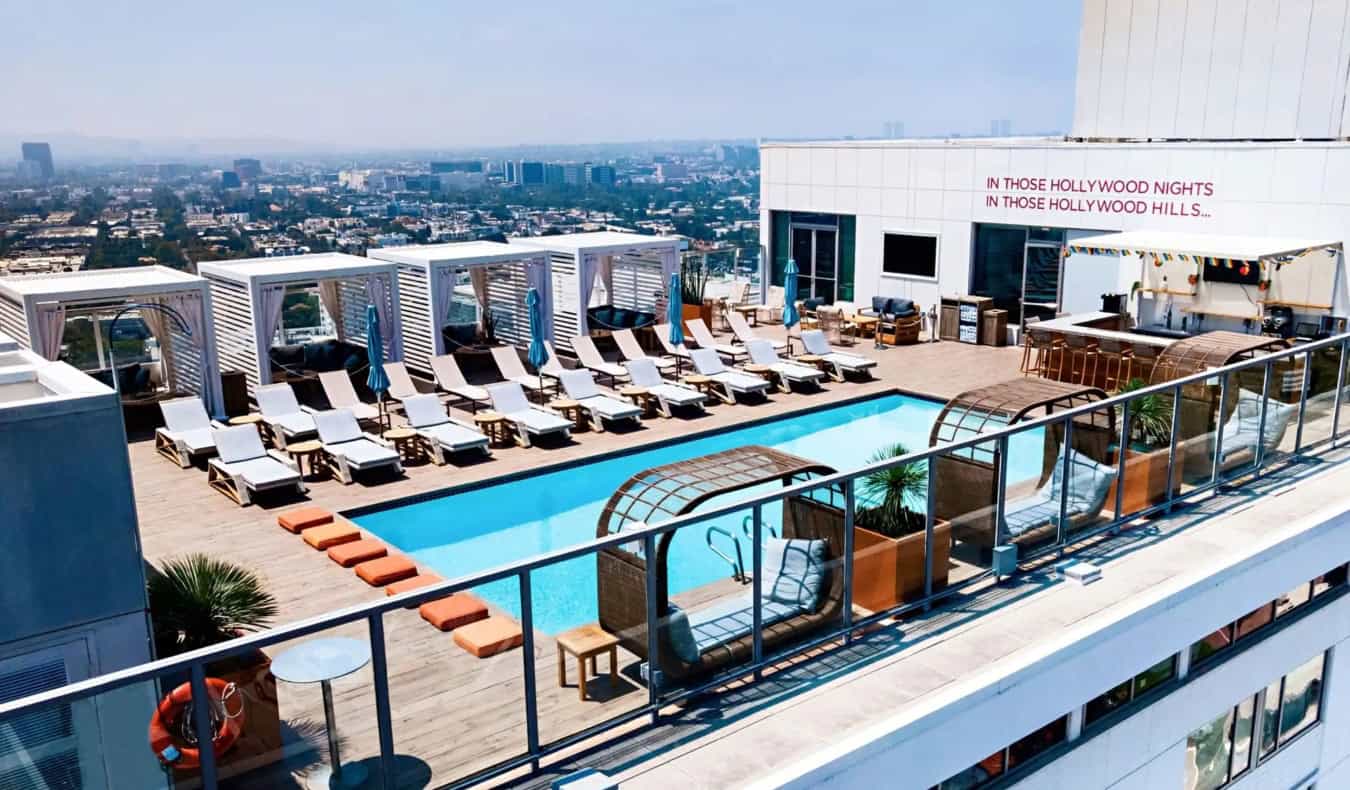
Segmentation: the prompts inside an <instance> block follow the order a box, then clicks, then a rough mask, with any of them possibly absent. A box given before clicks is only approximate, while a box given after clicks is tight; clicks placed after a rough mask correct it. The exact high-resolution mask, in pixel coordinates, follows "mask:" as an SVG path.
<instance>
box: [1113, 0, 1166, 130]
mask: <svg viewBox="0 0 1350 790" xmlns="http://www.w3.org/2000/svg"><path fill="white" fill-rule="evenodd" d="M1160 2H1162V0H1134V4H1133V8H1132V9H1131V14H1130V46H1129V54H1128V56H1127V58H1126V62H1125V96H1124V97H1123V104H1122V107H1121V122H1120V129H1121V132H1120V133H1121V136H1123V137H1144V136H1146V135H1147V134H1148V116H1149V102H1150V101H1151V96H1152V90H1153V60H1154V56H1155V53H1156V49H1155V48H1156V46H1157V43H1158V41H1157V37H1158V5H1159V3H1160Z"/></svg>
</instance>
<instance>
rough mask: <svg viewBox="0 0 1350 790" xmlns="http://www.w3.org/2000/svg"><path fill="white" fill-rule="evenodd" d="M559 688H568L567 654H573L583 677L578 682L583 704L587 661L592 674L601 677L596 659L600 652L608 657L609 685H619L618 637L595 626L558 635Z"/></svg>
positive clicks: (579, 628)
mask: <svg viewBox="0 0 1350 790" xmlns="http://www.w3.org/2000/svg"><path fill="white" fill-rule="evenodd" d="M556 641H557V643H558V687H559V688H563V687H565V686H566V685H567V654H568V653H570V654H572V655H574V656H576V658H577V674H578V675H579V676H580V678H579V680H578V681H577V689H578V691H579V692H580V694H581V701H582V702H585V701H586V661H587V659H589V660H590V662H591V674H592V675H595V676H596V677H599V676H600V671H599V668H598V667H597V666H596V660H595V659H596V656H598V655H600V654H601V653H608V654H609V684H610V686H611V687H613V686H614V684H615V683H617V682H618V677H619V638H618V637H616V636H614V635H613V634H610V633H607V632H606V631H605V630H604V629H602V628H601V627H600V626H598V625H596V624H595V623H591V624H589V625H583V626H580V627H578V628H573V629H572V630H571V631H566V632H564V633H561V634H558V637H557V640H556Z"/></svg>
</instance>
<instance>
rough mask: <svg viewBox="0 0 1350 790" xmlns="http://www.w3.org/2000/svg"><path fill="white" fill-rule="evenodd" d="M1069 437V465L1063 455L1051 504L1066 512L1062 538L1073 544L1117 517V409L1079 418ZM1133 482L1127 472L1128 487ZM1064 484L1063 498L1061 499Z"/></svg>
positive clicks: (1054, 478)
mask: <svg viewBox="0 0 1350 790" xmlns="http://www.w3.org/2000/svg"><path fill="white" fill-rule="evenodd" d="M1057 433H1058V432H1057ZM1069 436H1070V439H1069V442H1068V448H1069V453H1068V459H1067V464H1065V463H1064V458H1063V457H1062V456H1061V458H1060V462H1059V464H1057V466H1056V468H1055V472H1054V474H1053V475H1052V477H1051V501H1052V504H1053V505H1054V506H1055V507H1058V508H1059V509H1060V510H1062V513H1063V516H1062V518H1063V529H1062V530H1061V536H1062V538H1063V539H1064V540H1065V541H1067V542H1070V543H1071V542H1073V541H1074V539H1075V537H1076V536H1078V535H1081V534H1084V533H1090V532H1092V531H1093V530H1095V529H1097V528H1098V527H1100V526H1102V525H1104V524H1107V523H1109V522H1110V521H1111V520H1112V519H1113V518H1114V516H1115V493H1116V491H1115V484H1116V479H1117V475H1118V474H1119V471H1120V467H1119V464H1118V463H1117V462H1116V460H1117V456H1116V452H1117V450H1118V448H1119V446H1120V425H1119V423H1118V416H1117V414H1116V410H1115V409H1114V408H1112V407H1110V406H1103V407H1100V408H1095V409H1092V410H1091V411H1087V412H1084V413H1082V414H1079V415H1077V416H1075V417H1074V418H1073V419H1072V429H1071V430H1070V432H1069ZM1060 441H1061V442H1063V438H1062V435H1061V438H1060ZM1066 474H1067V477H1065V475H1066ZM1130 479H1131V478H1130V476H1129V475H1128V473H1127V476H1126V478H1125V481H1124V482H1125V484H1126V485H1128V484H1129V482H1130ZM1060 481H1063V484H1062V485H1063V493H1064V496H1063V497H1062V498H1061V497H1058V496H1057V495H1058V494H1059V493H1060V489H1059V485H1057V484H1058V483H1060Z"/></svg>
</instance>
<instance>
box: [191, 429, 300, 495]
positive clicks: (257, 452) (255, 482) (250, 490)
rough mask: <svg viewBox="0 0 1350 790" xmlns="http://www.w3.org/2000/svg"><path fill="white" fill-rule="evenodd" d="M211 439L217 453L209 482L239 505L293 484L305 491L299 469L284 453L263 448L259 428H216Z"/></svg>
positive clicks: (210, 466)
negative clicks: (262, 493)
mask: <svg viewBox="0 0 1350 790" xmlns="http://www.w3.org/2000/svg"><path fill="white" fill-rule="evenodd" d="M211 440H212V442H213V443H214V444H215V446H216V452H217V453H218V455H217V456H216V457H215V458H212V459H211V460H210V461H209V462H208V463H207V466H206V482H207V484H208V485H210V486H211V487H212V488H214V489H216V490H217V491H219V492H221V493H222V494H224V495H225V496H227V497H229V498H230V499H233V500H234V501H235V502H238V503H239V504H240V506H243V505H247V504H249V503H250V502H252V501H253V496H254V495H255V494H257V493H258V492H259V491H268V490H271V489H274V488H288V487H291V486H294V487H295V490H296V493H298V494H303V493H305V481H304V479H303V478H302V477H301V476H300V468H299V467H298V466H296V464H295V462H294V461H292V460H291V459H290V458H288V457H287V456H286V454H285V453H283V452H281V451H279V450H268V449H266V448H265V447H263V443H262V437H260V436H259V435H258V429H257V428H256V427H254V426H252V425H235V426H232V427H226V428H213V429H211Z"/></svg>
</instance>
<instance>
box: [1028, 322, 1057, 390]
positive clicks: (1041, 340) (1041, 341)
mask: <svg viewBox="0 0 1350 790" xmlns="http://www.w3.org/2000/svg"><path fill="white" fill-rule="evenodd" d="M1032 335H1033V337H1035V339H1036V362H1035V368H1036V374H1037V375H1039V376H1040V377H1041V378H1045V379H1054V378H1056V377H1057V372H1058V366H1059V364H1060V362H1061V361H1062V360H1063V357H1064V338H1062V337H1060V336H1059V335H1056V334H1054V333H1053V332H1046V331H1045V330H1040V329H1038V330H1035V331H1034V332H1032Z"/></svg>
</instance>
